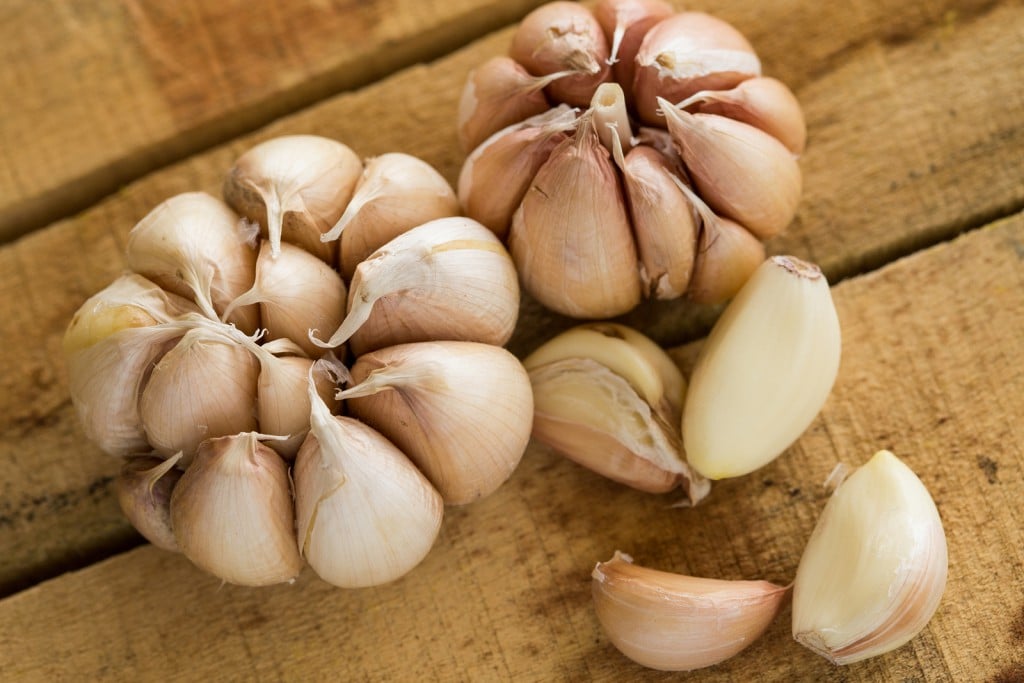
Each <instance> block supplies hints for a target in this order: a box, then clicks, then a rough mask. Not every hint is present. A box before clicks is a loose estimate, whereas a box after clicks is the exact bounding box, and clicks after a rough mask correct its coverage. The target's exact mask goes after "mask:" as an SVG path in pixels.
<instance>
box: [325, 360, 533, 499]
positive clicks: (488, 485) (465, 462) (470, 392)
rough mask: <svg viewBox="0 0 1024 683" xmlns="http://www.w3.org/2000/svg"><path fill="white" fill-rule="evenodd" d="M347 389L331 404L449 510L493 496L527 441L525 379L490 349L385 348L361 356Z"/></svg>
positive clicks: (529, 409) (529, 398)
mask: <svg viewBox="0 0 1024 683" xmlns="http://www.w3.org/2000/svg"><path fill="white" fill-rule="evenodd" d="M352 383H353V386H352V387H351V388H349V389H346V390H345V391H343V392H340V393H339V394H338V397H339V398H341V399H344V400H345V401H346V402H347V403H346V405H347V406H348V407H349V408H350V409H351V411H352V413H353V415H355V416H356V417H358V418H360V419H361V420H362V421H363V422H365V423H367V424H368V425H370V426H371V427H373V428H374V429H376V430H378V431H379V432H380V433H381V434H383V435H384V436H385V437H387V438H388V439H389V440H390V441H391V442H392V443H394V444H395V445H396V446H398V447H399V448H400V449H401V451H402V452H403V453H405V454H406V455H407V456H408V457H409V458H410V459H411V460H412V461H413V462H415V463H416V465H417V466H418V467H419V468H420V470H421V471H422V472H423V473H424V474H425V475H426V476H427V478H428V479H429V480H430V481H431V483H433V485H434V487H435V488H437V490H438V491H439V492H440V493H441V495H442V496H443V497H444V501H445V503H447V504H449V505H463V504H465V503H470V502H472V501H474V500H477V499H479V498H483V497H485V496H487V495H490V494H491V493H493V492H494V490H495V489H497V488H498V487H499V486H500V485H501V484H502V483H504V482H505V480H506V479H508V478H509V476H511V474H512V472H513V471H514V470H515V468H516V465H518V464H519V460H520V459H521V458H522V457H523V452H524V451H525V450H526V444H527V442H528V441H529V440H530V428H531V425H532V422H533V394H532V390H531V387H530V378H529V377H528V376H527V374H526V370H524V369H523V366H522V364H521V363H520V362H519V361H518V360H517V359H516V358H515V356H513V355H512V354H511V353H509V352H508V351H506V350H505V349H502V348H500V347H497V346H491V345H489V344H479V343H476V342H453V341H439V342H420V343H417V344H404V345H400V346H391V347H388V348H385V349H380V350H378V351H374V352H372V353H368V354H365V355H363V356H361V357H360V358H359V359H358V360H357V361H356V363H355V365H353V366H352Z"/></svg>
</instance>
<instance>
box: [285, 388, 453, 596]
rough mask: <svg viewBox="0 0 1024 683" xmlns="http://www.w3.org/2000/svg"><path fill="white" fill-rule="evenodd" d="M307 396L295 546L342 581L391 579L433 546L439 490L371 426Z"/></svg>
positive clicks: (297, 470)
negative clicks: (307, 418)
mask: <svg viewBox="0 0 1024 683" xmlns="http://www.w3.org/2000/svg"><path fill="white" fill-rule="evenodd" d="M310 403H311V405H312V413H311V414H310V433H309V435H308V436H307V437H306V440H305V441H304V442H303V444H302V448H300V449H299V454H298V456H297V457H296V459H295V467H294V473H293V475H294V477H295V511H296V528H297V532H298V534H297V535H298V548H299V551H300V552H301V554H302V556H303V557H304V558H305V560H306V562H308V563H309V566H310V567H312V568H313V571H315V572H316V573H317V575H318V576H320V578H321V579H323V580H324V581H327V582H328V583H331V584H333V585H335V586H339V587H341V588H361V587H365V586H375V585H379V584H382V583H387V582H389V581H394V580H396V579H398V578H399V577H401V576H403V575H404V574H406V573H407V572H409V571H410V570H412V569H413V567H415V566H416V565H418V564H419V563H420V562H422V561H423V558H425V557H426V555H427V553H428V552H429V551H430V548H431V547H432V546H433V544H434V540H435V539H436V538H437V534H438V532H439V531H440V528H441V519H442V516H443V515H444V502H443V501H442V499H441V495H440V494H439V493H438V492H437V491H436V490H435V489H434V487H433V486H431V485H430V482H429V481H427V479H426V478H425V477H424V476H423V475H422V474H421V473H420V471H419V470H418V469H416V466H415V465H413V464H412V462H410V461H409V459H408V458H406V457H405V455H403V454H402V452H401V451H400V450H398V449H397V448H396V447H395V446H394V445H393V444H392V443H391V442H390V441H388V440H387V439H385V438H384V437H383V436H381V435H380V434H379V433H378V432H377V431H375V430H374V429H372V428H371V427H368V426H366V425H365V424H363V423H361V422H359V421H357V420H354V419H352V418H347V417H338V416H334V415H331V414H330V412H329V411H328V409H327V406H326V405H325V404H324V402H323V401H322V400H321V399H320V397H319V395H318V394H316V392H315V391H313V390H312V389H311V390H310Z"/></svg>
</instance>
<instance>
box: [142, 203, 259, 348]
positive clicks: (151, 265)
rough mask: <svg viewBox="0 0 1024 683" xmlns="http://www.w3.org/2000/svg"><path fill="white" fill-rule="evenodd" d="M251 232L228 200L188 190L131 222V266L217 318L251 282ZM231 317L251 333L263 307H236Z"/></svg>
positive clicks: (253, 255) (253, 269) (253, 266)
mask: <svg viewBox="0 0 1024 683" xmlns="http://www.w3.org/2000/svg"><path fill="white" fill-rule="evenodd" d="M253 237H254V234H250V233H247V231H246V230H245V229H244V228H243V226H242V223H241V221H240V219H239V217H238V216H237V215H236V214H235V212H234V211H232V210H231V209H230V208H229V207H228V206H227V205H226V204H224V202H222V201H220V200H219V199H216V198H214V197H211V196H210V195H208V194H206V193H204V192H186V193H185V194H179V195H176V196H174V197H171V198H170V199H168V200H166V201H164V202H162V203H161V204H159V205H158V206H157V207H156V208H155V209H153V210H152V211H150V212H149V213H148V214H146V216H145V217H144V218H143V219H142V220H141V221H139V222H138V223H137V224H136V225H135V227H134V228H132V230H131V232H130V233H129V235H128V246H127V249H126V256H127V260H128V267H129V268H131V269H132V270H133V271H135V272H136V273H139V274H140V275H143V276H145V277H147V278H149V279H150V280H152V281H153V282H155V283H156V284H158V285H159V286H160V287H162V288H164V289H165V290H167V291H169V292H173V293H174V294H177V295H179V296H183V297H185V298H188V299H191V300H192V301H195V303H196V304H198V306H199V308H200V309H201V310H202V311H203V313H204V314H205V315H206V316H207V317H208V318H211V319H212V320H219V319H220V314H221V313H223V312H224V310H225V309H226V308H227V306H228V305H229V304H230V303H231V302H232V301H234V299H235V298H236V297H238V296H239V295H240V294H241V293H242V292H244V291H246V290H247V289H249V288H250V287H251V286H252V283H253V279H254V278H255V276H256V250H255V249H254V247H253ZM230 321H231V322H233V323H235V324H236V325H238V327H239V328H240V329H242V330H243V331H245V332H247V333H250V334H251V333H252V332H254V331H255V330H256V327H257V326H258V325H259V311H258V310H257V309H256V307H254V306H248V307H242V308H237V309H235V311H234V312H233V313H232V317H231V319H230Z"/></svg>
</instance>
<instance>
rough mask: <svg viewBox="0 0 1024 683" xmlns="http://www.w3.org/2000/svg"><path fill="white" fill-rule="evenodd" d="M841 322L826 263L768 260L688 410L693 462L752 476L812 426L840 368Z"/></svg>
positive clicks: (702, 363)
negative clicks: (825, 271)
mask: <svg viewBox="0 0 1024 683" xmlns="http://www.w3.org/2000/svg"><path fill="white" fill-rule="evenodd" d="M840 351H841V341H840V331H839V319H838V317H837V315H836V309H835V306H834V304H833V303H832V295H831V293H830V291H829V288H828V282H827V281H826V280H825V277H824V275H822V273H821V271H820V270H819V269H818V267H817V266H815V265H813V264H810V263H806V262H804V261H801V260H799V259H797V258H795V257H792V256H773V257H772V258H770V259H769V260H767V261H765V262H764V263H762V264H761V265H760V266H759V267H758V269H757V270H756V271H755V272H754V274H753V275H752V276H751V277H750V279H749V280H748V281H747V283H746V284H745V285H743V288H742V289H741V290H740V292H739V294H737V295H736V298H734V299H733V300H732V302H730V303H729V305H728V306H727V307H726V309H725V311H724V312H723V314H722V316H721V317H720V318H719V319H718V321H717V322H716V323H715V326H714V327H713V328H712V330H711V334H710V335H709V336H708V338H707V340H706V341H705V342H704V346H703V348H702V349H701V351H700V354H699V356H698V358H697V363H696V365H695V367H694V370H693V374H692V376H691V377H690V386H689V389H688V391H687V394H686V404H685V406H684V409H683V421H682V431H683V445H684V448H685V451H686V456H687V459H688V460H689V462H690V464H691V465H692V466H693V467H694V468H695V469H696V470H697V471H699V472H700V473H701V474H703V475H704V476H706V477H708V478H710V479H722V478H725V477H736V476H740V475H743V474H748V473H749V472H752V471H754V470H756V469H758V468H759V467H762V466H764V465H766V464H768V463H769V462H771V461H772V460H774V459H775V458H776V457H777V456H778V455H780V454H781V453H782V452H783V451H784V450H785V449H786V448H788V447H789V446H790V445H791V444H792V443H793V442H794V441H796V439H797V438H798V437H799V436H800V435H801V434H802V433H803V431H804V430H805V429H807V427H808V426H809V425H810V424H811V422H812V421H813V420H814V418H815V416H817V414H818V412H819V411H820V410H821V407H822V405H823V404H824V403H825V400H826V399H827V398H828V395H829V392H830V391H831V389H832V384H833V383H834V382H835V378H836V374H837V373H838V371H839V358H840Z"/></svg>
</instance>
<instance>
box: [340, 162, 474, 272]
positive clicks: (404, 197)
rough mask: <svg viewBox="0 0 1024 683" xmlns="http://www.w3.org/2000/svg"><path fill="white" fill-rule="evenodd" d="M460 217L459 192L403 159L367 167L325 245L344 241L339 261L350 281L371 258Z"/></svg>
mask: <svg viewBox="0 0 1024 683" xmlns="http://www.w3.org/2000/svg"><path fill="white" fill-rule="evenodd" d="M458 214H459V200H458V199H457V198H456V196H455V191H454V190H452V187H451V185H449V184H448V181H447V180H445V179H444V176H442V175H441V174H440V173H438V172H437V171H436V170H434V168H433V167H432V166H431V165H430V164H428V163H427V162H425V161H422V160H420V159H417V158H416V157H414V156H410V155H408V154H400V153H390V154H382V155H380V156H379V157H374V158H373V159H370V160H369V161H367V162H366V168H365V169H364V170H363V174H362V177H360V178H359V184H357V185H356V189H355V193H354V194H353V195H352V201H350V202H349V204H348V206H347V207H346V208H345V212H344V213H343V214H342V215H341V218H339V219H338V220H337V222H335V224H334V226H333V227H332V228H331V229H330V230H328V231H327V232H326V233H325V234H324V235H323V237H322V238H321V239H323V240H324V241H328V240H337V239H339V238H340V239H341V253H340V254H339V257H338V260H339V263H340V265H341V272H342V274H343V275H344V276H345V278H346V279H349V278H351V277H352V274H353V273H354V272H355V269H356V266H358V265H359V264H360V263H361V262H363V261H365V260H366V259H367V258H368V257H369V256H370V254H372V253H373V252H375V251H376V250H377V249H379V248H380V247H382V246H384V245H385V244H387V243H388V242H389V241H390V240H392V239H393V238H395V237H397V236H398V235H401V234H402V233H404V232H406V231H408V230H410V229H411V228H414V227H415V226H417V225H422V224H423V223H426V222H428V221H432V220H434V219H437V218H444V217H447V216H457V215H458Z"/></svg>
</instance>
